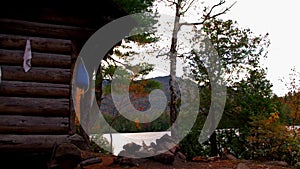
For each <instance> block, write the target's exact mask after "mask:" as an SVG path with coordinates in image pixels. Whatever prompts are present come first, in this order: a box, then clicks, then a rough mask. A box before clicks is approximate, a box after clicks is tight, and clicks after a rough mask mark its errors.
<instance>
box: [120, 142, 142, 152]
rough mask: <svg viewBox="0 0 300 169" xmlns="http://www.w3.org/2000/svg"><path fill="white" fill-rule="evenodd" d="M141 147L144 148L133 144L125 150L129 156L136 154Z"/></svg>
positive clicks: (127, 145) (128, 145) (129, 144)
mask: <svg viewBox="0 0 300 169" xmlns="http://www.w3.org/2000/svg"><path fill="white" fill-rule="evenodd" d="M141 147H142V146H140V145H138V144H136V143H133V142H132V143H128V144H126V145H124V146H123V149H124V150H125V151H126V152H127V153H129V154H134V153H135V152H136V151H139V150H140V148H141Z"/></svg>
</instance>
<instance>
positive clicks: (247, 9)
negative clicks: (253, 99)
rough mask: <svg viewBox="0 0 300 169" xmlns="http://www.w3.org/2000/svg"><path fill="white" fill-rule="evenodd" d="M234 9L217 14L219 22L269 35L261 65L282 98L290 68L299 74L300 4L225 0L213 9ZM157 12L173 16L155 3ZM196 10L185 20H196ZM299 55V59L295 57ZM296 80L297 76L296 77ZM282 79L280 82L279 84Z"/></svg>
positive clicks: (293, 1) (212, 1)
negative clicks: (229, 22)
mask: <svg viewBox="0 0 300 169" xmlns="http://www.w3.org/2000/svg"><path fill="white" fill-rule="evenodd" d="M203 2H204V3H201V1H199V0H195V1H194V6H197V5H198V6H207V5H208V6H212V5H213V4H216V3H217V2H219V1H218V0H210V1H207V0H205V1H203ZM234 2H236V3H235V4H234V6H233V7H232V8H231V9H230V11H228V12H227V13H226V14H224V15H221V16H220V18H222V19H232V20H234V21H237V23H238V26H239V27H241V28H249V29H250V30H251V31H252V32H253V33H254V34H257V35H260V34H261V35H265V34H266V33H268V34H269V39H270V42H271V44H270V46H269V48H268V51H269V53H268V56H267V59H263V60H262V61H261V63H262V66H264V67H266V68H267V78H268V79H269V80H270V82H271V83H272V84H273V88H272V90H273V92H274V93H275V94H276V95H278V96H283V95H284V94H285V93H287V92H288V90H287V87H286V86H285V84H286V83H288V81H286V80H287V79H288V78H289V73H291V69H292V68H296V70H297V72H300V62H298V59H297V57H300V54H299V53H298V48H299V47H300V42H299V39H300V34H299V31H300V19H299V17H300V10H299V7H300V1H299V0H285V1H279V0H275V1H274V0H226V3H225V4H224V5H223V6H222V7H221V8H217V10H216V12H218V10H219V11H221V10H222V9H224V8H225V7H227V6H230V5H231V4H233V3H234ZM158 10H159V12H160V13H163V14H169V15H174V11H172V9H171V8H169V7H166V6H165V5H163V3H161V2H159V3H158ZM198 12H200V13H201V10H200V9H199V8H193V6H192V7H191V8H190V14H188V15H187V16H189V17H186V18H185V20H186V21H196V17H195V16H197V14H196V13H198ZM298 55H299V56H298ZM299 78H300V77H299ZM282 80H283V82H282Z"/></svg>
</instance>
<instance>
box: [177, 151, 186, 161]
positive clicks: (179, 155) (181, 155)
mask: <svg viewBox="0 0 300 169" xmlns="http://www.w3.org/2000/svg"><path fill="white" fill-rule="evenodd" d="M176 155H177V156H178V157H179V158H180V159H182V160H184V161H186V156H185V155H184V154H182V153H181V152H177V153H176Z"/></svg>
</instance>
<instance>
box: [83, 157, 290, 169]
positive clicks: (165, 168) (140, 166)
mask: <svg viewBox="0 0 300 169" xmlns="http://www.w3.org/2000/svg"><path fill="white" fill-rule="evenodd" d="M99 158H101V159H102V163H99V164H93V165H89V166H85V167H84V169H236V168H237V167H238V165H239V166H240V167H239V169H247V168H245V167H241V164H242V165H243V166H246V167H248V168H249V169H288V168H292V167H281V166H274V165H266V164H264V163H262V162H257V161H249V160H236V161H233V160H216V161H213V162H184V161H182V160H180V159H176V160H175V161H174V163H173V164H172V165H166V164H162V163H159V162H156V161H153V160H151V159H142V160H137V162H136V163H135V164H137V166H130V165H119V164H116V163H114V159H116V158H117V157H115V156H111V155H101V156H100V155H99Z"/></svg>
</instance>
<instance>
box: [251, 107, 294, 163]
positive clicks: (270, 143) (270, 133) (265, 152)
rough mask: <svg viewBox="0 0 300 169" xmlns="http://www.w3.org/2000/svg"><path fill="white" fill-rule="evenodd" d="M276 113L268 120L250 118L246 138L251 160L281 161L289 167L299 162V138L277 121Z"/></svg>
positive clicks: (263, 117)
mask: <svg viewBox="0 0 300 169" xmlns="http://www.w3.org/2000/svg"><path fill="white" fill-rule="evenodd" d="M278 118H279V116H278V114H277V113H272V114H271V115H270V117H269V118H267V117H265V116H263V115H259V116H255V117H252V122H251V123H250V124H251V125H252V126H251V130H250V133H251V135H250V136H249V137H248V138H247V141H248V143H249V149H250V152H251V156H252V158H253V159H264V160H281V161H286V162H289V163H290V164H291V165H294V164H295V163H297V162H299V161H300V137H299V136H295V135H294V133H293V131H292V130H288V129H287V127H286V126H285V125H282V124H281V123H280V121H279V120H278Z"/></svg>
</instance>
